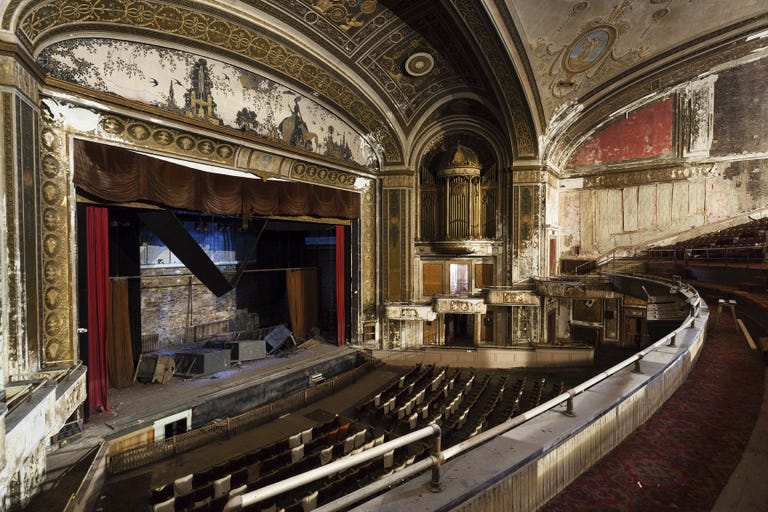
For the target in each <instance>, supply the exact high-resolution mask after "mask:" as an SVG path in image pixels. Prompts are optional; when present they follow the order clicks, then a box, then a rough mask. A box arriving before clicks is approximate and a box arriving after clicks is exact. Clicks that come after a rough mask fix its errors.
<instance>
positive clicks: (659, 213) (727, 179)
mask: <svg viewBox="0 0 768 512" xmlns="http://www.w3.org/2000/svg"><path fill="white" fill-rule="evenodd" d="M767 84H768V59H762V60H757V61H753V62H749V63H746V64H741V65H738V66H734V67H732V68H729V69H726V70H725V71H722V72H720V73H719V74H716V75H711V76H708V77H705V78H703V79H701V80H696V81H692V82H689V83H686V84H682V85H681V86H679V87H678V88H676V89H675V91H672V94H673V96H674V98H675V100H674V104H675V105H677V107H676V108H675V110H674V115H675V118H674V123H655V122H653V123H651V124H649V126H652V127H654V129H657V130H662V131H663V132H664V133H665V134H666V133H667V132H668V131H669V130H670V129H671V128H672V126H673V125H674V126H678V127H679V130H678V135H677V139H676V140H678V141H679V142H677V143H676V145H677V147H676V148H675V149H674V158H671V157H670V156H668V155H666V154H664V153H659V154H658V157H657V158H652V159H648V158H643V159H634V158H632V156H634V155H631V154H629V153H626V154H625V156H627V157H628V158H626V159H624V160H621V161H618V162H613V163H603V162H600V161H598V159H597V158H595V159H594V160H593V162H592V163H591V164H589V163H588V162H586V161H584V160H577V159H575V161H580V162H582V163H584V164H585V165H583V166H581V167H579V168H578V169H579V172H580V173H583V178H580V179H581V180H582V181H581V182H580V183H578V184H576V185H575V186H566V187H564V188H561V189H560V194H559V198H558V203H559V209H560V227H561V254H572V255H576V254H582V255H583V254H587V255H599V254H606V253H609V252H610V251H612V250H614V249H617V248H618V249H619V250H621V249H623V248H630V247H634V246H643V245H646V244H652V243H654V242H660V243H665V242H667V241H668V240H670V239H686V238H691V237H694V236H696V235H697V234H700V233H701V232H704V231H711V230H712V229H716V227H713V226H709V225H710V224H711V223H716V222H720V221H727V220H729V219H733V218H734V217H738V216H744V215H746V214H749V213H751V212H756V211H761V210H763V209H765V208H767V207H768V85H767ZM663 103H664V105H665V108H667V106H668V105H671V104H672V100H671V99H670V100H664V102H663ZM646 108H647V107H646ZM631 118H632V116H628V117H627V119H622V120H619V121H617V122H615V123H614V124H612V125H611V126H610V127H609V129H611V130H614V131H617V132H620V131H626V132H627V133H630V131H631V129H637V128H638V127H637V125H636V124H632V125H631V126H627V127H622V124H624V123H627V122H628V121H629V119H631ZM628 130H629V131H628ZM607 131H608V130H606V132H607ZM605 137H606V135H605V132H598V133H596V134H595V135H594V136H593V141H588V142H587V143H586V144H585V146H584V147H591V146H592V145H595V144H604V143H605ZM578 155H582V156H580V157H579V158H583V154H582V153H579V154H578ZM571 170H572V171H573V170H574V169H573V168H572V169H571ZM572 181H575V180H572ZM564 182H566V183H567V182H568V180H564Z"/></svg>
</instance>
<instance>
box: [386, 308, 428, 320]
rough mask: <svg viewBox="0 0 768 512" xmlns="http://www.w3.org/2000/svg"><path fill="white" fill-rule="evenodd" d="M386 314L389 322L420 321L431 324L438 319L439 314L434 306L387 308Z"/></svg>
mask: <svg viewBox="0 0 768 512" xmlns="http://www.w3.org/2000/svg"><path fill="white" fill-rule="evenodd" d="M384 314H385V315H386V318H388V319H389V320H418V321H425V322H431V321H433V320H435V319H437V313H436V312H435V310H434V309H432V306H431V305H430V306H417V305H408V306H402V305H397V306H385V307H384Z"/></svg>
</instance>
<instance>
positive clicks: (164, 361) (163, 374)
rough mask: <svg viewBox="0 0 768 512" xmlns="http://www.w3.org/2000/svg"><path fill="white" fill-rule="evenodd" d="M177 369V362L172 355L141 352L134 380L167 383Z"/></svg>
mask: <svg viewBox="0 0 768 512" xmlns="http://www.w3.org/2000/svg"><path fill="white" fill-rule="evenodd" d="M175 371H176V362H175V361H174V360H173V358H172V357H171V356H167V355H161V354H141V355H140V356H139V364H137V365H136V374H135V375H134V377H133V380H134V381H138V382H144V383H150V382H159V383H160V384H166V383H167V382H168V381H169V380H171V377H173V374H174V372H175Z"/></svg>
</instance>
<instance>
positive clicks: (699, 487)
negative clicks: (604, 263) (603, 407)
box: [542, 308, 768, 512]
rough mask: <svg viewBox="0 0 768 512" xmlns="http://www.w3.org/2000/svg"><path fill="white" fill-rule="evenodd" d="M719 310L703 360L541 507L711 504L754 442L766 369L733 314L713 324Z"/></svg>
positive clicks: (559, 510)
mask: <svg viewBox="0 0 768 512" xmlns="http://www.w3.org/2000/svg"><path fill="white" fill-rule="evenodd" d="M716 316H717V313H716V311H715V310H714V308H713V310H712V311H711V316H710V331H709V333H708V335H707V339H706V342H705V344H704V348H703V350H702V353H701V355H700V357H699V361H698V363H697V364H696V366H695V367H694V369H693V370H692V372H691V374H690V375H689V376H688V378H687V379H686V381H685V382H684V383H683V385H682V386H681V387H680V388H679V389H678V391H677V392H676V393H675V394H674V395H673V396H672V397H671V398H670V399H669V400H668V401H667V402H666V403H665V404H664V405H663V406H662V408H661V409H659V411H658V412H657V413H656V414H655V415H654V416H653V417H652V418H651V419H649V420H648V421H647V422H646V423H645V425H643V426H641V427H640V428H639V429H638V430H637V431H635V432H634V433H633V434H632V435H631V436H630V437H628V438H627V439H626V440H625V441H624V443H622V444H621V445H619V446H618V447H617V448H616V449H615V450H613V451H612V452H611V453H609V454H608V455H607V456H606V457H605V458H604V459H603V460H601V461H600V462H598V463H597V464H596V465H595V466H594V467H592V468H591V469H590V470H588V471H587V472H586V473H584V474H583V475H582V476H581V477H579V478H578V479H577V480H576V481H575V482H574V483H572V484H571V485H570V486H569V487H568V488H566V489H565V490H564V491H563V492H562V493H560V494H559V495H558V496H556V497H555V498H554V499H552V500H551V501H550V502H549V503H548V504H547V505H546V506H545V507H543V508H542V510H544V511H546V512H563V511H633V512H634V511H663V510H678V511H705V510H711V508H712V506H713V505H714V503H715V501H716V500H717V497H718V496H719V494H720V491H721V490H722V488H723V487H724V486H725V484H726V482H727V481H728V478H729V476H730V474H731V472H733V470H734V469H735V467H736V465H737V464H738V463H739V460H740V459H741V454H742V452H743V451H744V447H745V446H746V444H747V442H748V441H749V437H750V435H751V433H752V429H753V427H754V425H755V421H756V420H757V416H758V413H759V411H760V406H761V404H762V400H763V379H764V372H765V364H764V362H763V360H762V358H761V357H760V355H759V354H758V353H756V352H755V351H753V350H750V349H749V346H748V345H747V343H746V341H744V338H743V337H742V335H741V333H740V332H739V331H738V330H737V327H736V326H735V325H734V322H733V320H732V319H731V317H730V316H729V315H727V314H726V313H725V312H723V314H721V315H720V317H719V319H717V325H715V326H714V328H713V327H712V324H713V323H714V321H715V317H716ZM767 485H768V484H767Z"/></svg>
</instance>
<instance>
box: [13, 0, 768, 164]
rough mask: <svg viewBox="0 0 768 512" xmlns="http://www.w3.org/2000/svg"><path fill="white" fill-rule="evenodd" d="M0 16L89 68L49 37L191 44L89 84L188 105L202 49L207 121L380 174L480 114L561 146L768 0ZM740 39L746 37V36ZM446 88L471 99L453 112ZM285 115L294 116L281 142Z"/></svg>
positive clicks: (738, 37)
mask: <svg viewBox="0 0 768 512" xmlns="http://www.w3.org/2000/svg"><path fill="white" fill-rule="evenodd" d="M0 10H1V11H2V12H1V13H0V30H2V31H3V32H4V34H3V35H4V36H5V37H6V38H7V39H5V40H7V41H16V42H17V44H19V45H20V46H22V47H24V48H25V50H26V51H27V53H28V54H29V55H32V56H34V57H35V58H37V56H38V55H40V52H41V51H43V55H42V56H41V57H43V58H44V59H48V61H47V62H46V63H47V64H52V63H53V61H54V60H55V59H53V57H52V55H53V53H54V51H53V50H54V49H55V48H59V49H61V52H60V55H58V57H56V59H58V60H57V62H58V63H59V64H60V66H59V68H58V69H57V70H56V73H65V72H67V73H75V74H77V73H78V72H79V71H78V69H79V68H78V66H80V65H81V64H82V63H83V62H91V63H94V65H95V63H97V62H98V59H99V58H100V57H96V56H95V55H92V54H88V52H87V51H86V50H85V48H84V47H83V46H82V45H81V46H80V47H78V48H77V49H76V50H77V52H79V53H77V54H74V55H70V56H67V55H66V54H65V51H64V50H65V49H66V48H67V47H66V46H65V43H61V42H60V41H62V40H66V39H67V38H71V37H72V35H73V34H75V35H77V34H78V32H80V33H81V34H83V32H85V31H87V32H90V33H92V34H99V36H98V37H102V38H111V39H112V40H113V41H114V42H117V41H118V40H131V41H143V42H144V43H151V44H155V45H158V46H157V47H156V48H157V49H156V50H153V51H159V48H160V47H162V46H165V45H167V46H171V47H174V48H187V49H188V50H189V51H190V52H192V53H194V54H196V55H192V54H190V55H188V56H184V57H182V56H181V55H180V54H179V55H177V56H176V57H174V59H178V62H177V61H176V60H173V62H174V63H175V64H171V62H172V60H167V61H166V63H165V64H166V65H167V68H164V69H162V70H156V69H153V68H152V66H153V65H154V64H152V62H151V61H149V60H147V61H146V62H147V66H144V67H142V68H141V69H139V70H138V71H135V72H134V74H133V75H132V76H131V77H130V78H131V79H130V80H124V79H122V78H119V73H127V69H128V68H126V70H114V71H112V72H113V73H117V74H115V75H114V82H115V83H114V84H107V83H106V79H107V78H108V77H102V81H103V82H104V83H98V78H97V75H99V74H102V73H103V72H104V71H109V70H108V69H107V68H106V67H105V68H99V73H91V74H90V75H89V76H88V78H87V81H86V82H85V83H87V84H88V86H90V87H98V90H101V91H108V92H110V93H112V94H121V95H122V94H126V95H127V96H126V97H128V98H130V99H136V100H137V101H145V102H147V103H148V104H153V105H159V106H162V105H165V106H166V107H167V108H169V109H170V110H173V109H176V108H179V109H185V108H188V105H187V99H188V97H189V98H191V97H192V96H187V95H188V94H190V93H189V91H190V90H191V89H194V86H193V84H192V75H191V74H190V73H192V72H193V68H194V66H195V63H197V62H199V57H198V56H197V55H198V54H199V55H203V54H204V55H209V56H215V58H206V59H205V60H206V63H205V66H204V72H205V73H207V74H208V75H209V78H208V79H207V80H209V81H210V94H211V96H212V100H213V103H212V104H211V108H208V107H205V108H203V110H202V111H201V112H202V114H200V115H205V116H208V117H207V119H208V121H209V122H221V123H222V124H224V125H226V126H233V127H241V128H243V129H246V130H249V131H252V132H253V133H255V134H258V135H260V136H263V137H270V138H272V139H273V140H278V141H281V142H282V143H284V144H291V143H293V144H294V145H298V146H299V147H303V148H305V149H307V150H308V151H315V152H317V153H319V154H325V153H326V152H328V153H329V154H335V155H337V157H338V155H339V154H341V155H342V158H345V159H347V160H348V161H351V162H355V163H357V164H360V165H365V166H369V167H370V166H373V167H377V168H379V167H380V168H383V169H387V168H393V169H395V168H400V167H402V166H406V167H409V166H411V167H412V166H414V165H415V162H413V161H411V159H412V158H413V157H412V155H414V153H415V151H414V150H415V147H414V146H415V144H417V143H418V142H417V141H423V140H424V139H423V136H424V134H426V133H429V132H430V131H431V130H433V129H435V127H436V126H439V127H441V128H442V129H444V130H447V131H451V130H456V129H460V128H462V127H467V126H473V125H474V126H482V127H483V128H484V129H485V130H486V131H487V132H488V133H493V134H495V135H497V138H496V137H494V140H498V141H499V145H500V146H503V147H508V148H509V149H510V153H511V155H512V156H513V158H514V159H517V161H523V160H530V161H534V160H536V159H537V158H540V157H542V156H543V157H544V158H546V159H550V158H552V155H553V154H554V155H559V154H564V153H563V151H564V149H563V148H560V147H559V146H558V148H555V149H553V146H554V145H557V144H560V145H568V144H570V142H571V141H576V140H580V135H583V134H584V133H586V132H588V131H589V130H591V129H592V128H594V126H595V125H596V124H597V123H599V122H600V120H601V119H603V118H604V117H605V116H606V115H610V114H611V113H612V112H614V111H616V110H617V109H619V108H621V107H622V106H623V105H626V104H628V103H632V102H635V101H638V100H640V99H641V98H643V97H645V96H646V95H647V94H649V93H650V92H653V91H655V90H657V89H659V88H669V87H670V86H672V85H675V83H680V82H681V81H683V80H686V79H688V78H691V77H693V76H696V74H698V73H700V72H702V69H710V68H712V66H713V65H716V64H718V62H720V63H721V62H724V60H722V59H725V57H721V55H725V54H728V52H729V51H732V53H730V54H729V55H730V57H729V58H731V59H732V58H733V57H734V55H736V54H737V53H738V51H742V53H741V54H740V55H741V56H743V55H745V54H746V53H744V52H750V51H758V50H762V46H765V43H764V42H761V41H760V40H759V39H760V37H763V36H761V35H760V32H761V31H765V30H766V29H768V2H766V0H743V1H739V2H724V1H723V0H612V1H610V2H609V1H607V0H557V1H554V0H546V1H542V0H441V1H434V0H239V1H237V2H232V1H223V2H222V1H219V0H177V1H174V2H169V1H167V0H130V1H127V0H110V1H104V0H9V1H7V2H3V1H2V0H0ZM715 13H716V15H715ZM749 34H752V36H753V37H755V38H757V39H758V40H755V41H752V42H747V41H746V39H747V37H746V36H747V35H749ZM726 43H728V45H731V43H733V44H732V46H738V47H739V48H740V49H739V50H738V51H737V50H735V49H733V48H730V47H727V45H726ZM51 44H53V45H54V46H53V47H51V49H49V50H44V49H45V48H46V47H48V46H49V45H51ZM133 48H134V49H135V48H138V46H135V47H133ZM98 51H107V49H106V47H101V48H99V50H98ZM109 51H111V52H112V53H113V54H114V55H117V54H116V53H115V52H117V51H118V47H117V46H114V47H113V48H112V49H110V50H109ZM126 51H127V50H126ZM52 59H53V60H52ZM76 59H77V61H76ZM217 59H218V60H217ZM671 59H675V60H676V61H678V62H679V63H680V64H679V65H677V66H675V67H674V69H672V68H669V67H668V66H667V65H666V64H667V62H668V61H669V60H671ZM718 59H721V60H718ZM182 61H184V63H183V65H182V64H181V62H182ZM41 62H43V61H41ZM225 62H226V63H229V64H230V65H231V66H235V67H230V68H225V64H224V63H225ZM57 65H58V64H57ZM104 65H105V66H108V64H107V63H104ZM173 65H176V66H179V68H178V69H177V70H172V69H171V67H172V66H173ZM115 67H117V66H115ZM697 67H698V69H697ZM242 70H258V71H259V72H262V73H263V74H264V75H265V76H268V77H269V78H270V79H273V80H277V81H278V82H280V83H281V84H282V86H276V85H275V86H274V87H272V86H265V85H263V84H264V83H266V82H264V80H266V79H264V78H263V77H251V78H250V81H251V82H253V83H248V84H244V83H243V81H245V82H247V81H248V80H249V79H248V78H247V77H246V75H245V74H244V73H243V71H242ZM46 71H47V72H51V71H50V68H46ZM161 71H162V72H163V73H165V74H164V75H163V74H162V73H161ZM693 71H695V72H693ZM142 73H143V74H144V75H145V76H142V75H141V74H142ZM224 74H226V75H227V76H229V77H230V82H227V81H226V80H225V79H224V78H223V77H224ZM154 75H157V76H154ZM236 76H237V78H235V77H236ZM75 78H76V79H75ZM150 78H155V79H156V80H158V84H157V85H156V86H155V85H154V84H149V85H147V84H148V80H149V79H150ZM83 80H86V78H85V77H83V76H76V77H73V78H71V79H70V81H72V82H74V83H83V82H81V81H83ZM174 80H178V82H181V85H179V84H177V83H176V82H173V83H174V84H175V85H174V86H173V95H174V96H173V101H169V96H170V94H171V82H172V81H174ZM235 80H236V81H237V82H238V85H237V87H234V86H233V85H232V83H233V82H232V81H235ZM260 80H261V82H260ZM256 82H259V83H258V84H257V83H256ZM202 83H203V88H202V89H201V92H202V93H203V94H208V92H206V89H205V83H207V82H205V81H203V82H202ZM115 84H116V85H115ZM241 86H242V87H241ZM283 86H284V87H283ZM121 87H123V88H128V87H133V88H134V89H136V90H134V91H127V90H126V91H123V90H122V89H120V88H121ZM281 87H282V89H281ZM262 88H263V89H262ZM238 91H242V95H241V93H240V92H238ZM297 98H300V99H298V100H297ZM457 100H469V101H470V102H473V104H474V105H476V106H477V107H478V108H476V109H475V108H473V109H471V110H469V111H466V112H465V113H461V114H458V113H457V112H454V111H453V109H452V105H454V104H456V102H457ZM190 101H191V100H190ZM214 103H215V109H214V108H212V107H213V104H214ZM200 105H201V104H198V106H200ZM319 105H323V106H325V107H327V108H328V110H327V111H323V109H320V108H319ZM582 108H583V109H584V112H583V114H579V115H578V116H575V115H571V114H575V113H577V112H581V109H582ZM243 109H244V110H243ZM331 112H333V113H335V114H337V115H338V116H340V118H341V119H343V120H344V121H345V122H346V123H347V124H344V123H342V122H340V121H338V120H337V119H335V118H333V116H332V114H331ZM238 113H239V115H240V117H239V118H238ZM270 114H271V117H270ZM441 116H444V117H441ZM461 116H465V118H464V119H463V120H462V119H460V117H461ZM289 119H295V120H294V121H293V125H294V128H296V127H298V131H296V133H295V134H294V135H291V136H287V135H285V133H283V132H284V130H283V129H286V128H287V127H288V125H289V124H290V123H291V121H290V120H289ZM282 121H285V123H283V124H282V127H283V129H280V125H281V122H282ZM305 125H306V129H305V130H304V129H303V128H304V127H305ZM350 127H351V128H350ZM331 128H333V130H331ZM331 131H332V133H331ZM291 134H293V131H291ZM329 134H330V135H329ZM361 135H362V136H361ZM329 137H330V138H329ZM286 138H287V140H286ZM291 141H293V142H291ZM326 141H327V142H326ZM366 141H367V142H368V143H369V145H368V147H366V145H365V144H364V142H366ZM560 141H563V142H560ZM370 144H373V149H375V152H376V154H377V155H378V157H379V159H380V160H381V161H380V162H373V161H371V159H370V156H371V154H372V151H373V150H372V149H371V146H370ZM347 146H349V147H348V148H347ZM571 149H572V148H571ZM350 152H351V156H350Z"/></svg>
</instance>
